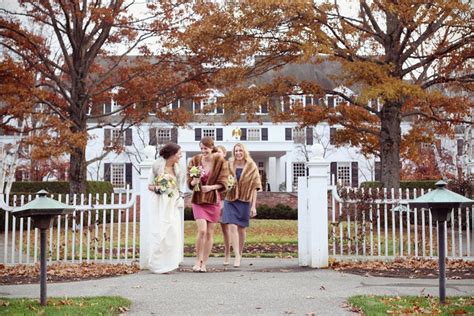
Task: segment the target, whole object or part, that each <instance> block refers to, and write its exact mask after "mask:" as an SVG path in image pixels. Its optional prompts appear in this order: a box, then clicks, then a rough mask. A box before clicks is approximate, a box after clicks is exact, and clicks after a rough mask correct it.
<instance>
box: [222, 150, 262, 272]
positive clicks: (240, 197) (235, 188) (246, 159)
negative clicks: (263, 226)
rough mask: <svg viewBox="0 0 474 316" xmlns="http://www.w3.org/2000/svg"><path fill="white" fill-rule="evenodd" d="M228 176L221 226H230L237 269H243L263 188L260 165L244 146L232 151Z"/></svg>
mask: <svg viewBox="0 0 474 316" xmlns="http://www.w3.org/2000/svg"><path fill="white" fill-rule="evenodd" d="M229 174H230V176H229V177H230V179H229V185H228V191H227V195H226V198H225V201H224V211H223V214H222V219H221V223H223V224H228V229H229V236H230V241H231V244H232V248H233V249H234V254H235V261H234V267H240V261H241V259H242V252H243V249H244V242H245V229H246V228H247V227H248V226H249V220H250V216H252V217H253V216H255V215H257V209H256V202H257V191H259V190H261V189H262V184H261V181H260V174H259V172H258V168H257V165H256V164H255V162H254V161H253V159H252V157H250V154H249V152H248V151H247V149H246V148H245V146H244V145H243V144H241V143H237V144H235V145H234V148H233V150H232V158H231V159H230V161H229ZM232 178H233V179H232Z"/></svg>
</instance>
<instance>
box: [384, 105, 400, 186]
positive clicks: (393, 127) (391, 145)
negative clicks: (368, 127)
mask: <svg viewBox="0 0 474 316" xmlns="http://www.w3.org/2000/svg"><path fill="white" fill-rule="evenodd" d="M400 108H401V106H400V105H399V104H397V103H386V104H384V106H383V108H382V111H381V117H380V119H381V131H380V160H381V167H382V170H381V179H382V184H383V185H384V187H385V188H395V189H398V188H399V187H400V168H401V166H400V143H401V127H400V124H401V116H400Z"/></svg>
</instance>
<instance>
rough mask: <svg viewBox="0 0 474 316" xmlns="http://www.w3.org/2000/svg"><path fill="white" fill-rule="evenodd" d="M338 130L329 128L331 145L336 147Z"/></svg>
mask: <svg viewBox="0 0 474 316" xmlns="http://www.w3.org/2000/svg"><path fill="white" fill-rule="evenodd" d="M335 137H336V128H335V127H331V128H329V144H331V145H334V144H335V143H336V139H335Z"/></svg>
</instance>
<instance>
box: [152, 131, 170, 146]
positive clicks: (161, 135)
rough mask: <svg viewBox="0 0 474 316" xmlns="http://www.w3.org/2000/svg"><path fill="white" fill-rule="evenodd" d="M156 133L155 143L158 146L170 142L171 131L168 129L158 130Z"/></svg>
mask: <svg viewBox="0 0 474 316" xmlns="http://www.w3.org/2000/svg"><path fill="white" fill-rule="evenodd" d="M156 133H157V135H156V136H157V142H158V144H166V143H169V142H170V141H171V129H170V128H158V129H157V130H156Z"/></svg>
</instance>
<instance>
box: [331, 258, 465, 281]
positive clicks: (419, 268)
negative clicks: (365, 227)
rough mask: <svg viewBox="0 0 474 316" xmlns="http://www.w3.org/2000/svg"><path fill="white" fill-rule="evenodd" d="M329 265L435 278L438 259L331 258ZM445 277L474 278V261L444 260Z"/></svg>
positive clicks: (350, 270)
mask: <svg viewBox="0 0 474 316" xmlns="http://www.w3.org/2000/svg"><path fill="white" fill-rule="evenodd" d="M330 267H331V268H332V269H333V270H335V271H344V272H347V273H354V274H359V275H366V276H383V277H401V278H409V279H418V278H437V277H438V260H437V259H434V260H432V259H422V258H396V259H395V260H393V261H379V260H377V261H347V262H340V261H336V260H331V262H330ZM446 278H447V279H474V261H464V260H460V259H449V260H448V259H447V260H446Z"/></svg>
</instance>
